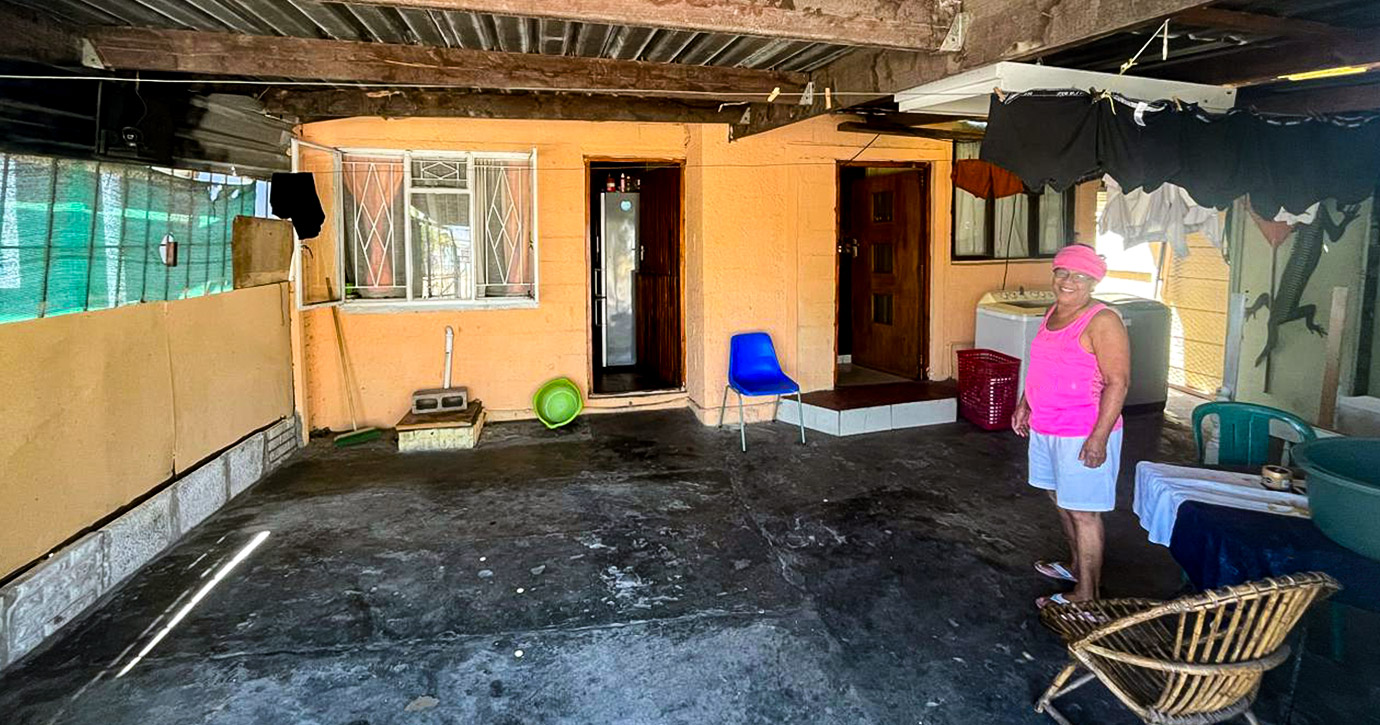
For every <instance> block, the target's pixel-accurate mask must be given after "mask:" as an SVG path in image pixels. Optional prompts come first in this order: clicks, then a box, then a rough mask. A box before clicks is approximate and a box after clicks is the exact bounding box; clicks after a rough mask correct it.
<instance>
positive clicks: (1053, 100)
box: [980, 91, 1380, 218]
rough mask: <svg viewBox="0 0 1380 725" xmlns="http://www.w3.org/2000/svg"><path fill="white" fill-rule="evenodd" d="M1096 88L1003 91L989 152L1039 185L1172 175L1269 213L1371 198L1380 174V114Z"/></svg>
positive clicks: (1135, 182) (1204, 200) (995, 104)
mask: <svg viewBox="0 0 1380 725" xmlns="http://www.w3.org/2000/svg"><path fill="white" fill-rule="evenodd" d="M1102 98H1103V96H1101V95H1099V94H1094V93H1091V92H1088V91H1029V92H1023V93H1014V94H1003V95H1002V96H998V95H995V94H994V95H993V97H992V101H991V108H990V112H989V114H988V123H987V131H986V136H985V138H984V140H983V143H982V151H981V154H980V158H981V159H983V160H984V161H989V162H992V163H994V164H996V165H998V166H1001V167H1003V168H1005V169H1008V170H1010V171H1012V172H1014V173H1015V174H1016V175H1017V176H1019V177H1021V180H1022V181H1024V182H1025V184H1026V186H1027V187H1029V188H1040V187H1043V186H1046V185H1048V186H1050V187H1052V188H1054V189H1055V190H1056V191H1060V190H1064V189H1067V188H1069V187H1070V186H1072V185H1073V184H1075V183H1079V182H1082V181H1088V180H1091V179H1096V178H1099V177H1101V176H1103V175H1106V176H1110V177H1112V178H1113V179H1115V180H1116V182H1117V183H1118V184H1119V185H1120V186H1121V188H1122V189H1125V190H1136V189H1144V190H1148V191H1153V190H1155V189H1157V188H1159V187H1160V186H1161V185H1163V184H1165V183H1172V184H1174V185H1176V186H1178V187H1180V188H1182V189H1184V190H1186V191H1187V193H1188V194H1189V195H1190V196H1191V197H1192V198H1193V199H1194V200H1195V201H1196V202H1197V203H1198V204H1200V205H1203V206H1207V207H1213V208H1216V209H1225V208H1226V207H1228V206H1229V205H1230V204H1231V203H1232V202H1233V201H1234V200H1236V199H1238V198H1240V197H1243V196H1249V197H1250V199H1251V204H1252V206H1253V207H1254V208H1255V209H1256V210H1257V212H1258V213H1260V215H1261V216H1264V217H1267V218H1274V217H1275V216H1276V215H1277V214H1278V213H1279V211H1280V210H1281V209H1283V210H1286V211H1288V212H1290V213H1293V214H1302V213H1305V212H1306V211H1307V210H1308V208H1309V207H1311V206H1313V205H1314V204H1316V203H1318V202H1320V201H1322V200H1325V199H1336V200H1337V201H1338V202H1339V203H1350V202H1356V201H1360V200H1361V199H1364V198H1366V197H1369V196H1370V195H1371V194H1372V193H1373V191H1374V188H1375V184H1376V181H1377V175H1380V115H1377V114H1358V115H1346V116H1329V117H1279V116H1273V117H1267V116H1263V115H1262V114H1259V113H1255V112H1253V111H1248V110H1242V109H1235V110H1231V111H1227V112H1225V113H1210V112H1208V111H1204V110H1202V109H1201V108H1199V107H1197V106H1196V105H1193V104H1188V103H1176V102H1174V101H1172V100H1171V101H1165V100H1157V101H1138V100H1135V99H1130V98H1126V97H1124V96H1120V95H1119V94H1110V96H1109V102H1102Z"/></svg>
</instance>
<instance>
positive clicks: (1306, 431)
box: [1193, 402, 1318, 466]
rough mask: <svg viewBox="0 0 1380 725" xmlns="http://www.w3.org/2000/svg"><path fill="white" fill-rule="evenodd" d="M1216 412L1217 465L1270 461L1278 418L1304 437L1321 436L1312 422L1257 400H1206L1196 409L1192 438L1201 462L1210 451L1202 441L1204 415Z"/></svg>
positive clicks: (1304, 438) (1194, 411) (1244, 464)
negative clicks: (1272, 427) (1272, 430)
mask: <svg viewBox="0 0 1380 725" xmlns="http://www.w3.org/2000/svg"><path fill="white" fill-rule="evenodd" d="M1209 415H1215V416H1217V465H1219V466H1263V465H1265V464H1266V463H1269V456H1270V421H1272V420H1278V421H1281V422H1283V423H1285V424H1286V425H1288V426H1289V427H1290V428H1293V429H1294V432H1295V433H1298V434H1299V438H1300V440H1302V441H1311V440H1314V439H1316V438H1317V437H1318V434H1317V433H1315V432H1314V431H1313V426H1311V425H1308V423H1306V422H1304V420H1303V419H1302V418H1300V417H1298V416H1297V415H1294V414H1293V413H1290V412H1287V411H1283V410H1280V409H1278V408H1271V407H1269V406H1268V405H1256V404H1255V403H1234V402H1217V403H1203V404H1202V405H1200V406H1198V407H1197V408H1194V409H1193V442H1194V443H1195V444H1197V446H1198V462H1199V463H1203V462H1204V460H1203V459H1204V456H1205V455H1206V453H1207V449H1206V447H1205V446H1204V445H1203V419H1204V418H1206V417H1208V416H1209Z"/></svg>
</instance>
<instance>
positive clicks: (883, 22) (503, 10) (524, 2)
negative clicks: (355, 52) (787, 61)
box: [362, 0, 956, 50]
mask: <svg viewBox="0 0 1380 725" xmlns="http://www.w3.org/2000/svg"><path fill="white" fill-rule="evenodd" d="M362 1H363V2H365V3H367V4H370V5H383V6H389V7H403V8H427V9H436V10H464V11H470V12H483V13H494V14H497V15H516V16H519V17H535V18H550V19H556V20H569V21H575V22H582V23H606V24H609V25H633V26H641V27H653V28H667V29H672V30H697V31H703V32H711V33H726V34H729V35H757V36H764V37H771V38H787V39H792V40H808V41H814V42H823V43H837V44H840V45H859V46H872V47H880V48H898V49H906V50H935V49H937V48H939V45H940V43H941V42H943V40H944V36H945V34H946V33H947V32H948V29H949V25H950V24H951V23H952V21H953V16H954V10H955V9H956V5H955V4H951V3H950V4H945V3H940V2H938V1H937V0H905V1H904V2H896V1H895V0H794V1H793V2H779V1H766V2H764V1H763V0H560V1H559V2H557V1H554V0H362Z"/></svg>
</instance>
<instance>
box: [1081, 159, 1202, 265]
mask: <svg viewBox="0 0 1380 725" xmlns="http://www.w3.org/2000/svg"><path fill="white" fill-rule="evenodd" d="M1103 181H1104V183H1105V184H1106V185H1107V203H1106V205H1105V206H1104V207H1103V209H1102V219H1101V220H1100V221H1099V223H1098V231H1099V232H1101V233H1108V232H1110V233H1113V234H1117V235H1119V236H1121V238H1122V243H1123V244H1124V245H1125V246H1126V248H1128V249H1129V248H1131V247H1134V246H1135V245H1137V244H1144V243H1146V242H1167V243H1168V244H1169V246H1170V247H1172V248H1173V249H1174V256H1176V257H1185V256H1188V236H1189V235H1190V234H1194V233H1197V232H1201V233H1202V234H1203V235H1204V236H1206V237H1207V238H1208V241H1210V242H1212V243H1213V245H1214V246H1218V247H1220V246H1222V217H1221V214H1220V213H1219V212H1218V211H1217V210H1216V209H1213V208H1210V207H1204V206H1201V205H1199V204H1198V202H1196V201H1194V200H1193V197H1192V196H1189V194H1188V192H1187V191H1185V190H1183V189H1182V188H1180V187H1178V186H1175V185H1173V184H1169V183H1165V184H1161V185H1160V186H1159V187H1157V188H1156V189H1155V190H1154V191H1145V190H1144V189H1134V190H1131V191H1127V192H1123V191H1122V189H1121V187H1120V186H1119V185H1118V184H1117V182H1116V180H1115V179H1113V178H1111V177H1110V176H1109V177H1106V178H1105V179H1104V180H1103Z"/></svg>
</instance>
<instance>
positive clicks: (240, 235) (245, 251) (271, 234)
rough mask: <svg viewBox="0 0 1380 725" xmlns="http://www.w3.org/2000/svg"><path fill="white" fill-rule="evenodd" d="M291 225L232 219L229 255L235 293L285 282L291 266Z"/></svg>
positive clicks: (261, 219)
mask: <svg viewBox="0 0 1380 725" xmlns="http://www.w3.org/2000/svg"><path fill="white" fill-rule="evenodd" d="M292 239H293V237H292V222H290V221H288V220H286V219H264V218H261V217H248V216H240V217H235V231H234V237H233V238H232V240H231V243H230V253H231V257H232V258H233V260H234V265H235V289H244V288H246V287H260V286H262V285H266V284H276V283H278V282H286V281H287V278H288V267H290V266H291V265H292Z"/></svg>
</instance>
